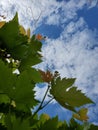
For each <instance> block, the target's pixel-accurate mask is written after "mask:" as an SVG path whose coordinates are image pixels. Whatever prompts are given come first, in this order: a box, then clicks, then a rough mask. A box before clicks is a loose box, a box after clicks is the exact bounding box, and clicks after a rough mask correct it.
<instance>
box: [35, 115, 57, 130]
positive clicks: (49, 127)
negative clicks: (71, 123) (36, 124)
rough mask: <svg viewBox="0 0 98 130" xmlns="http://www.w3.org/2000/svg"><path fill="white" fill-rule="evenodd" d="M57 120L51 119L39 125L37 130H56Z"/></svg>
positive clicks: (55, 118)
mask: <svg viewBox="0 0 98 130" xmlns="http://www.w3.org/2000/svg"><path fill="white" fill-rule="evenodd" d="M57 125H58V118H57V117H54V118H52V119H48V120H46V122H45V123H44V124H41V125H40V128H39V129H38V130H57Z"/></svg>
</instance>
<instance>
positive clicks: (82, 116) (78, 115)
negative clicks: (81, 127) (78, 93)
mask: <svg viewBox="0 0 98 130" xmlns="http://www.w3.org/2000/svg"><path fill="white" fill-rule="evenodd" d="M87 112H88V109H87V108H81V109H80V110H79V111H78V112H77V113H74V114H73V117H74V118H76V119H78V120H80V121H87V120H88V116H87Z"/></svg>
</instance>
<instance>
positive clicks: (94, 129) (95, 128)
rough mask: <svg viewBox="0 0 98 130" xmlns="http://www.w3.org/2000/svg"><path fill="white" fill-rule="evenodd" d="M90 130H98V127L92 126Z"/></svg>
mask: <svg viewBox="0 0 98 130" xmlns="http://www.w3.org/2000/svg"><path fill="white" fill-rule="evenodd" d="M88 130H98V125H93V124H92V125H91V126H90V128H89V129H88Z"/></svg>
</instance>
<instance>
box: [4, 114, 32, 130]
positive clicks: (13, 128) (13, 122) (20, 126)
mask: <svg viewBox="0 0 98 130" xmlns="http://www.w3.org/2000/svg"><path fill="white" fill-rule="evenodd" d="M5 123H6V124H5V125H6V127H7V130H31V128H30V124H29V120H28V119H23V120H21V118H16V117H15V116H14V115H11V114H7V115H6V116H5Z"/></svg>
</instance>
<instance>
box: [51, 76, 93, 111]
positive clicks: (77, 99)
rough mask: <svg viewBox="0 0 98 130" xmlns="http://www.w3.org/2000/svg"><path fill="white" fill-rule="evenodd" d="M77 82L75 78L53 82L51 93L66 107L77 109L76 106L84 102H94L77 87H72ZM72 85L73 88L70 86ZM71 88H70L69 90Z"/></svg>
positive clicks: (58, 79)
mask: <svg viewBox="0 0 98 130" xmlns="http://www.w3.org/2000/svg"><path fill="white" fill-rule="evenodd" d="M74 82H75V79H74V78H71V79H66V78H63V79H60V77H58V78H57V79H56V81H54V82H52V86H51V90H50V93H51V94H52V95H53V96H54V98H55V99H56V100H57V101H58V102H59V103H60V104H61V105H62V106H63V107H65V108H67V109H69V110H72V111H75V109H74V107H80V106H82V105H84V104H88V103H93V102H92V101H91V100H90V99H89V98H87V97H86V96H85V95H84V94H83V93H81V91H80V90H77V88H76V87H72V85H73V83H74ZM70 87H71V88H70ZM68 89H69V90H68Z"/></svg>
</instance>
